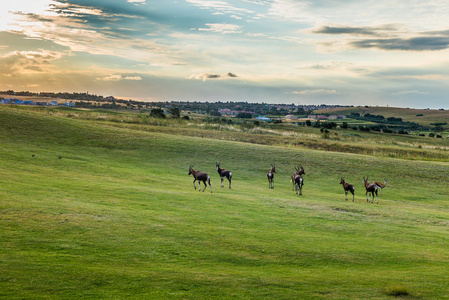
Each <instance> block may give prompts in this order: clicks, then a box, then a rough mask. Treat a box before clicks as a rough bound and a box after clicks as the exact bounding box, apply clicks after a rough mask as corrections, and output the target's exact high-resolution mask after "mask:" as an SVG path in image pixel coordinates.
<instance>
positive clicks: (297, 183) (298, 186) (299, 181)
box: [292, 166, 306, 196]
mask: <svg viewBox="0 0 449 300" xmlns="http://www.w3.org/2000/svg"><path fill="white" fill-rule="evenodd" d="M295 170H296V172H295V174H293V175H292V181H293V185H294V189H295V190H296V194H298V191H299V196H301V195H302V186H303V185H304V179H303V178H302V174H306V172H305V171H304V168H303V167H300V166H297V167H295Z"/></svg>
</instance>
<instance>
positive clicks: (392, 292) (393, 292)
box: [385, 285, 410, 297]
mask: <svg viewBox="0 0 449 300" xmlns="http://www.w3.org/2000/svg"><path fill="white" fill-rule="evenodd" d="M385 294H387V295H388V296H392V297H407V296H410V293H409V292H408V291H407V288H406V287H405V286H403V285H395V286H391V287H388V288H387V289H386V290H385Z"/></svg>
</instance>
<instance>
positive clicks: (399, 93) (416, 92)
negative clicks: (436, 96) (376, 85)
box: [393, 90, 430, 96]
mask: <svg viewBox="0 0 449 300" xmlns="http://www.w3.org/2000/svg"><path fill="white" fill-rule="evenodd" d="M413 94H414V95H429V94H430V93H429V92H422V91H419V90H405V91H399V92H396V93H393V95H394V96H400V95H413Z"/></svg>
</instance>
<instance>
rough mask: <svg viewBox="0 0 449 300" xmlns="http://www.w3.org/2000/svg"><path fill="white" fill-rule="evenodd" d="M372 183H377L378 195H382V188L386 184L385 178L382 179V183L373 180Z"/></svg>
mask: <svg viewBox="0 0 449 300" xmlns="http://www.w3.org/2000/svg"><path fill="white" fill-rule="evenodd" d="M374 184H375V185H377V188H378V189H380V195H381V196H382V189H384V188H385V187H386V186H387V180H386V179H384V183H382V182H377V181H374Z"/></svg>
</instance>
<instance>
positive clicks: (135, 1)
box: [126, 0, 146, 4]
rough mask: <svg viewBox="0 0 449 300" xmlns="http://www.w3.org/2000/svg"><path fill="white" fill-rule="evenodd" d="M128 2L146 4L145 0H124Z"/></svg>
mask: <svg viewBox="0 0 449 300" xmlns="http://www.w3.org/2000/svg"><path fill="white" fill-rule="evenodd" d="M126 1H127V2H128V3H133V4H134V3H135V4H146V0H126Z"/></svg>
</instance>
